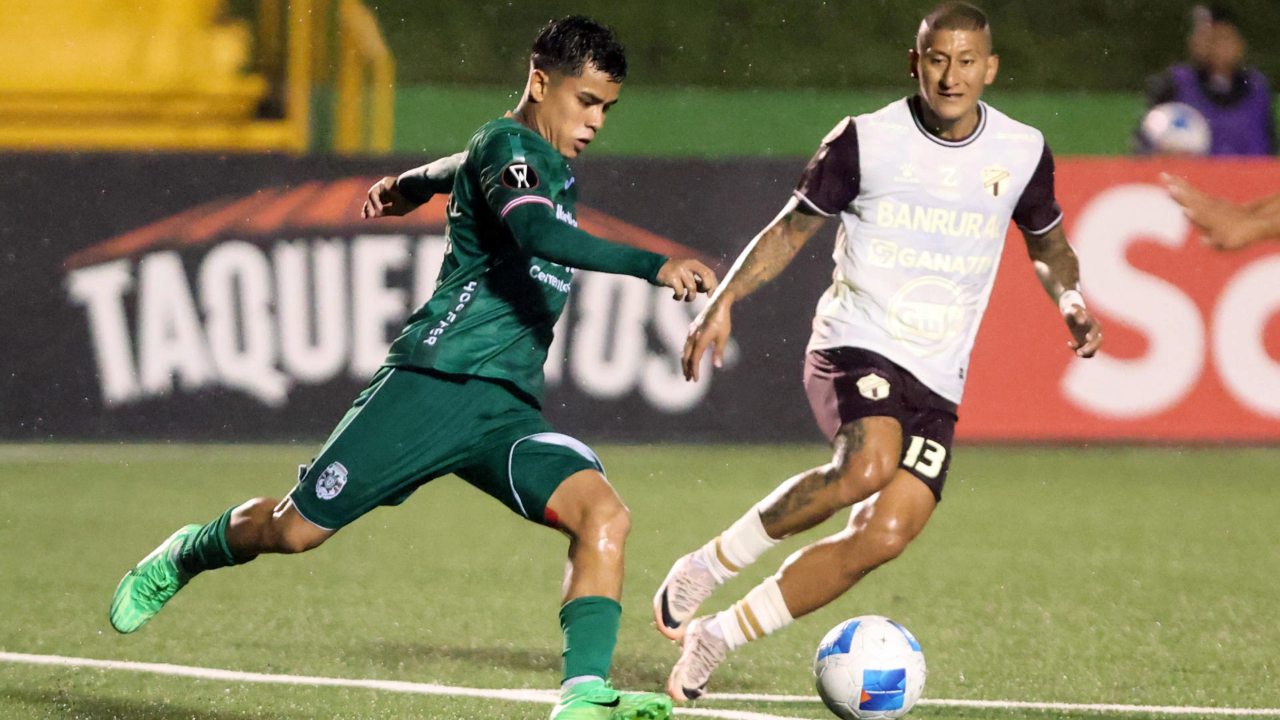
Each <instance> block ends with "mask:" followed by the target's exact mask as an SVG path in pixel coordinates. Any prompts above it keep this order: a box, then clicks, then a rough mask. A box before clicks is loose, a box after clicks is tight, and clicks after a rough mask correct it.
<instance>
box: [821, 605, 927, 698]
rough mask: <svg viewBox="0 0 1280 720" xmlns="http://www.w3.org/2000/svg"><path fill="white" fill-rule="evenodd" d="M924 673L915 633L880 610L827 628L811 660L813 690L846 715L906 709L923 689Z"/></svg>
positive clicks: (921, 655)
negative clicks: (829, 628) (815, 655)
mask: <svg viewBox="0 0 1280 720" xmlns="http://www.w3.org/2000/svg"><path fill="white" fill-rule="evenodd" d="M926 675H928V671H927V670H926V669H925V665H924V653H923V652H921V651H920V643H918V642H916V639H915V636H913V635H912V634H911V633H910V632H908V631H907V629H906V628H904V627H902V626H901V625H899V624H898V623H896V622H894V621H892V620H890V619H889V618H887V617H881V616H880V615H863V616H861V617H856V618H853V619H852V620H845V621H844V622H842V623H840V624H839V625H837V626H835V627H834V628H832V629H831V632H829V633H827V636H826V637H824V638H823V639H822V643H821V644H819V645H818V657H817V658H816V659H815V660H814V662H813V676H814V678H815V680H816V681H817V685H818V694H819V695H821V696H822V701H823V702H824V703H826V704H827V707H828V708H829V709H830V710H831V712H833V713H835V714H836V715H838V716H840V717H842V718H844V719H845V720H873V719H878V718H899V717H902V716H903V715H906V714H907V712H908V711H909V710H911V706H912V705H915V704H916V701H917V700H919V699H920V693H922V692H924V679H925V676H926Z"/></svg>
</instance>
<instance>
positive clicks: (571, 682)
mask: <svg viewBox="0 0 1280 720" xmlns="http://www.w3.org/2000/svg"><path fill="white" fill-rule="evenodd" d="M591 680H604V678H600V677H596V676H595V675H579V676H577V677H571V678H569V679H568V680H565V681H564V682H562V683H560V692H564V691H565V690H568V689H569V688H571V687H573V686H574V685H577V684H578V683H584V682H588V681H591Z"/></svg>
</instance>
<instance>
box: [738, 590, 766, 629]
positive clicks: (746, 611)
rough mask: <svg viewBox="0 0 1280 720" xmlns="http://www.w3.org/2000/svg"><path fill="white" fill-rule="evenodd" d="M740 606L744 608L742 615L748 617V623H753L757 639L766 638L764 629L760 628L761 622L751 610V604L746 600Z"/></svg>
mask: <svg viewBox="0 0 1280 720" xmlns="http://www.w3.org/2000/svg"><path fill="white" fill-rule="evenodd" d="M738 605H740V606H741V607H742V614H743V615H745V616H746V618H747V622H749V623H751V627H752V629H754V630H755V631H756V637H758V638H762V637H764V628H763V627H760V621H759V620H757V619H756V613H755V611H754V610H752V609H751V604H750V603H748V602H747V601H746V600H745V599H744V600H743V601H742V602H740V603H738Z"/></svg>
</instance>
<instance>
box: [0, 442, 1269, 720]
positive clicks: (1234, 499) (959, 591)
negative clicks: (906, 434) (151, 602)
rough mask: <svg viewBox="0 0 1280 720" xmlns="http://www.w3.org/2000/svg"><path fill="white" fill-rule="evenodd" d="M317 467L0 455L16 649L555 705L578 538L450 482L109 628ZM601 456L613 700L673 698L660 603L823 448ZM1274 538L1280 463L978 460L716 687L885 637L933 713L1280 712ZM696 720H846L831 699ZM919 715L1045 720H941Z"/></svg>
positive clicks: (530, 712) (36, 711)
mask: <svg viewBox="0 0 1280 720" xmlns="http://www.w3.org/2000/svg"><path fill="white" fill-rule="evenodd" d="M313 450H314V448H312V447H309V446H307V447H256V446H254V447H250V446H232V447H205V446H136V445H119V446H97V445H49V446H17V445H9V446H0V507H3V508H4V513H3V516H2V517H3V520H2V521H0V549H2V550H3V552H0V610H2V611H3V614H2V615H0V617H2V618H3V619H2V620H0V651H7V652H20V653H38V654H51V655H64V656H76V657H89V658H100V659H112V660H134V661H143V662H164V663H174V664H182V665H196V666H203V667H212V668H222V669H231V670H243V671H250V672H264V673H289V674H298V675H322V676H331V677H347V678H376V679H386V680H405V681H415V682H432V683H441V684H450V685H465V686H469V687H481V688H539V689H543V688H553V687H554V686H555V683H556V681H557V680H558V677H559V676H558V672H559V662H560V660H559V651H560V635H559V627H558V622H557V617H556V608H557V603H558V597H559V589H560V581H561V573H562V570H563V556H564V551H565V542H564V540H563V539H562V538H561V537H560V536H559V535H558V534H556V533H554V532H552V531H549V530H546V529H544V528H540V527H537V526H534V525H532V524H530V523H527V522H525V521H523V520H521V519H520V518H518V517H516V516H515V515H513V514H511V513H510V512H508V511H507V510H506V509H505V508H503V507H502V506H501V505H500V504H498V503H497V502H496V501H494V500H492V499H490V498H488V497H486V496H484V495H482V494H480V493H479V492H477V491H475V490H473V489H472V488H470V487H469V486H467V485H465V484H464V483H462V482H460V481H458V480H455V479H452V478H448V479H442V480H438V481H436V482H434V483H432V484H430V485H428V486H427V487H425V488H424V489H423V490H421V491H419V492H418V493H417V494H416V495H415V496H414V497H413V498H412V499H410V501H409V502H408V503H406V504H405V505H403V506H401V507H399V508H385V509H380V510H377V511H375V512H373V513H372V514H370V515H369V516H367V517H365V518H364V519H362V520H361V521H359V522H357V523H356V524H354V525H352V526H351V527H349V528H347V529H345V530H343V531H342V532H341V533H339V534H338V535H337V536H336V537H334V538H333V539H332V540H331V541H330V542H329V543H327V544H326V545H324V546H323V547H321V548H320V549H318V550H316V551H314V552H311V553H307V554H305V555H302V556H298V557H288V558H281V557H268V558H263V559H261V560H259V561H256V562H254V563H252V564H249V565H247V566H244V567H240V568H233V569H229V570H223V571H218V572H215V573H210V574H208V575H204V576H201V577H200V578H198V579H196V580H195V581H193V582H192V584H191V585H190V586H189V587H188V588H187V589H186V590H184V591H183V592H182V593H180V594H179V595H178V596H177V598H175V599H174V601H173V602H172V603H171V604H170V606H169V607H168V608H166V609H165V611H164V612H162V613H161V614H160V615H159V616H158V617H157V618H156V619H155V620H153V621H152V622H151V623H150V624H149V625H148V626H147V627H146V628H144V629H143V630H141V631H140V632H138V633H136V634H134V635H130V636H119V635H116V634H115V633H114V632H113V631H112V630H111V628H110V626H109V625H108V624H107V620H106V613H107V605H108V603H109V600H110V597H111V592H112V590H113V589H114V588H115V584H116V582H117V581H118V580H119V578H120V576H121V575H122V574H123V573H124V572H125V571H126V570H127V569H128V568H129V567H130V566H131V565H132V564H133V563H135V562H136V561H137V560H138V559H139V558H141V557H142V556H143V555H145V554H146V553H147V552H149V551H150V550H151V549H152V548H153V547H154V546H155V545H156V544H157V543H159V542H160V541H161V540H163V539H164V538H165V537H166V536H167V535H168V534H169V533H170V532H172V531H173V530H174V529H175V528H177V527H178V526H179V525H181V524H183V523H187V522H205V521H208V520H211V519H212V518H214V517H216V516H217V515H218V514H219V513H220V512H221V511H222V510H224V509H225V508H226V507H228V506H230V505H232V504H234V503H238V502H240V501H242V500H244V499H247V498H249V497H252V496H255V495H262V494H266V495H274V496H279V495H281V494H283V493H285V492H287V491H288V489H289V488H290V487H291V486H292V482H293V478H294V471H293V468H294V467H295V466H296V464H297V463H299V462H304V461H306V460H307V459H308V458H309V457H310V453H311V452H313ZM597 450H598V451H599V452H600V455H601V457H602V458H603V460H604V461H605V464H606V467H607V468H608V469H609V474H610V478H611V479H612V480H613V482H614V484H615V485H616V486H617V487H618V489H619V491H620V492H621V493H622V495H623V497H624V498H625V499H626V500H627V502H628V504H629V505H630V506H631V509H632V512H633V525H634V530H633V534H632V538H631V541H630V544H629V547H628V566H627V588H626V596H625V598H624V600H623V605H624V614H623V618H622V630H621V634H620V638H619V644H618V652H617V655H616V658H615V662H614V681H615V684H617V685H618V686H620V687H624V688H628V689H651V690H657V689H658V688H660V687H661V686H662V684H663V683H664V681H665V678H666V674H667V672H668V670H669V668H670V665H671V663H672V662H674V660H675V658H676V657H677V654H678V653H677V650H676V648H675V647H674V646H673V645H671V644H670V643H668V642H666V641H665V640H664V639H662V638H661V636H659V635H658V633H657V632H656V631H654V630H653V629H652V628H650V627H649V616H650V610H649V608H650V605H649V602H650V597H651V594H652V592H653V590H654V588H655V587H656V585H657V583H658V582H659V581H660V580H661V578H662V576H663V575H664V574H665V573H666V570H667V568H668V567H669V566H670V563H671V562H672V561H673V560H675V559H676V558H677V557H678V556H679V555H681V554H682V553H684V552H687V551H689V550H691V549H693V548H694V547H696V546H698V545H699V544H701V543H702V542H705V541H706V540H707V539H708V538H710V537H712V536H713V535H714V534H716V533H717V532H719V531H720V530H722V529H723V528H724V527H726V526H727V525H728V524H729V523H730V522H732V521H733V520H734V519H735V518H736V517H738V516H739V515H740V514H741V513H742V512H743V511H744V510H745V509H746V508H747V507H748V506H749V505H750V504H751V503H753V502H755V501H756V500H758V499H759V498H760V497H761V496H763V495H764V494H765V493H766V492H767V491H768V490H770V489H772V488H773V486H774V485H776V484H777V483H778V482H779V481H780V480H782V479H783V478H785V477H787V476H788V475H790V474H793V473H795V472H797V471H799V470H801V469H804V468H806V467H809V466H812V465H815V464H818V463H820V462H823V461H824V459H825V457H826V452H825V450H824V449H823V448H820V447H792V446H782V447H768V446H754V447H746V446H743V447H729V446H711V447H695V446H653V447H608V446H606V447H600V448H597ZM1277 518H1280V450H1259V449H1253V450H1242V449H1229V450H1195V451H1175V450H1166V449H1102V450H1076V449H1055V450H1044V449H1003V448H1001V449H996V448H960V449H958V450H957V452H956V459H955V462H954V463H953V465H952V470H951V478H950V480H949V482H948V485H947V490H946V496H945V499H944V502H943V503H942V505H941V506H940V507H939V509H938V511H937V512H936V513H935V515H934V517H933V520H932V522H931V523H930V526H929V528H928V529H927V530H926V531H925V532H924V534H923V535H922V536H921V538H920V539H919V540H917V541H916V543H915V544H914V545H913V546H912V547H911V548H910V549H909V550H908V551H907V553H906V554H905V555H904V556H903V557H902V558H900V559H899V560H897V561H895V562H893V563H891V564H890V565H888V566H886V567H885V568H882V569H880V570H878V571H876V572H875V573H873V574H872V575H871V576H870V577H869V578H868V579H867V580H866V581H864V582H863V583H862V584H860V585H859V586H858V587H857V588H855V590H854V591H852V592H851V593H849V594H848V595H846V596H845V597H844V598H842V599H841V600H839V601H838V602H836V603H835V604H833V605H832V606H831V607H828V608H825V609H824V610H822V611H820V612H818V613H816V614H814V615H813V616H810V617H808V618H805V619H803V620H801V621H799V622H797V623H796V624H795V625H793V626H791V627H789V628H787V629H786V630H784V631H782V632H781V633H779V634H778V635H776V636H774V637H771V638H768V639H766V640H765V641H762V642H758V643H755V644H752V645H750V646H748V647H746V648H744V649H743V650H741V651H739V652H738V653H736V654H735V655H734V656H733V657H732V658H731V659H730V661H729V663H728V664H727V665H725V666H723V667H722V668H721V670H720V671H719V672H718V673H717V675H716V677H715V679H714V681H713V686H712V690H713V691H719V692H755V693H777V694H806V695H807V694H812V680H811V676H810V672H809V667H810V663H811V660H812V656H813V652H814V648H815V647H816V645H817V642H818V640H819V639H820V638H821V637H822V635H823V634H824V633H825V632H826V630H827V629H829V628H830V627H831V626H832V625H834V624H836V623H837V622H839V621H840V620H843V619H845V618H846V617H850V616H853V615H860V614H868V613H877V614H883V615H888V616H890V617H893V618H894V619H896V620H898V621H900V622H902V623H904V624H905V625H907V626H908V627H909V628H911V630H912V631H913V632H914V633H915V635H916V636H917V637H918V638H919V639H920V642H921V644H922V645H923V646H924V651H925V656H926V659H927V660H928V663H929V671H930V672H929V681H928V684H927V686H926V689H925V696H926V697H927V698H964V699H978V700H1030V701H1060V702H1070V703H1124V704H1150V705H1184V706H1223V707H1253V708H1277V707H1280V679H1278V678H1277V675H1278V674H1280V666H1278V661H1280V660H1278V659H1280V655H1278V654H1277V648H1280V600H1277V598H1280V523H1277ZM842 521H843V520H841V522H842ZM834 522H836V521H833V523H834ZM835 527H836V526H835V525H834V524H833V525H831V526H829V527H827V528H823V529H822V530H815V531H811V532H810V533H808V534H806V535H804V536H802V537H801V538H797V539H792V540H790V541H788V542H786V543H784V544H783V547H780V548H778V549H775V550H774V551H773V552H771V553H770V554H769V555H766V556H765V558H764V559H763V560H762V561H761V562H760V563H758V564H757V565H756V566H753V567H752V568H749V569H748V570H747V571H746V572H744V573H743V575H742V576H741V577H739V578H737V579H735V580H734V581H733V582H732V583H731V584H729V585H728V586H726V587H724V588H722V589H721V590H720V591H719V592H718V593H717V594H716V595H715V596H714V597H713V598H712V600H711V601H710V603H709V605H708V606H707V609H708V610H718V609H721V608H723V607H726V606H727V605H729V604H730V603H731V602H733V601H734V600H736V599H737V598H739V597H740V596H741V595H742V594H743V593H745V592H746V591H747V590H748V589H749V588H750V587H752V586H753V585H754V584H755V583H756V582H758V581H759V580H760V579H761V578H763V577H764V576H766V575H768V574H769V573H771V572H773V571H774V570H775V569H776V568H777V566H778V564H780V563H781V562H782V560H783V559H784V558H785V557H786V556H787V554H788V553H790V552H791V551H793V550H795V549H797V548H798V547H800V546H802V545H803V544H804V543H805V542H808V541H811V540H813V539H816V538H818V537H820V536H821V534H822V531H823V530H827V531H830V530H833V529H834V528H835ZM702 707H704V708H706V707H724V708H734V709H739V710H754V711H757V712H767V713H773V714H777V715H786V716H792V717H812V718H822V717H827V714H826V711H825V709H823V708H822V707H821V705H817V704H774V703H727V702H720V703H704V704H703V706H702ZM547 712H548V707H547V706H545V705H539V704H531V703H516V702H509V701H497V700H487V699H476V698H442V697H430V696H413V695H400V694H394V693H388V692H379V691H370V690H358V689H343V688H309V687H290V686H268V685H257V684H248V683H233V682H225V681H212V680H193V679H185V678H168V677H163V678H162V677H155V676H148V675H141V674H133V673H125V672H114V671H102V670H72V669H59V668H49V667H32V666H24V665H14V664H3V663H0V719H3V720H9V719H13V720H19V719H21V720H29V719H31V718H52V719H57V720H64V719H65V720H71V719H72V718H79V719H81V720H110V719H113V718H119V719H120V720H248V719H249V718H281V719H290V720H292V719H293V718H299V719H301V718H344V719H345V718H369V719H370V720H372V719H375V718H376V719H381V718H417V717H422V718H496V717H502V718H520V719H523V718H529V719H533V718H545V717H546V714H547ZM912 714H913V716H916V717H922V718H931V717H939V718H941V717H964V718H986V717H999V718H1010V717H1015V718H1016V717H1042V716H1043V713H1040V712H1036V711H1010V710H977V709H952V708H935V707H919V708H917V709H916V710H915V711H914V712H913V713H912ZM1060 715H1061V714H1055V716H1060ZM1081 716H1082V717H1085V716H1089V715H1084V714H1082V715H1081ZM1092 717H1096V715H1095V716H1092Z"/></svg>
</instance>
